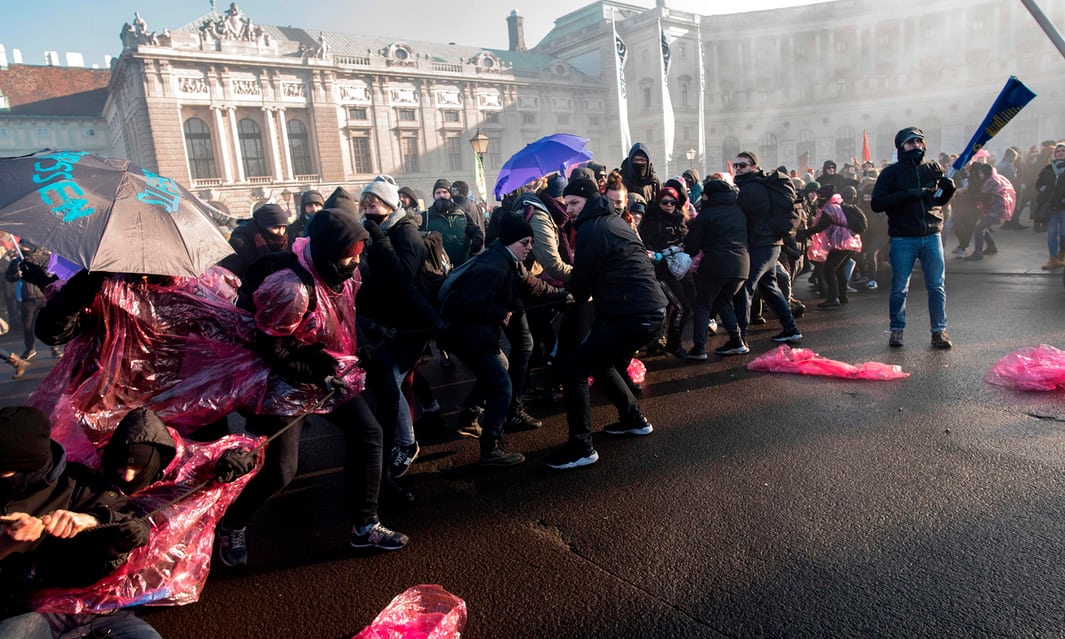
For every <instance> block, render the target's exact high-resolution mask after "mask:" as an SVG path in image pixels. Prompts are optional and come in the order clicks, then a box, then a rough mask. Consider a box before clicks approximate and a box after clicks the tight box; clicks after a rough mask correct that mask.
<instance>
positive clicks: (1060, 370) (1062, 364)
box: [984, 344, 1065, 391]
mask: <svg viewBox="0 0 1065 639" xmlns="http://www.w3.org/2000/svg"><path fill="white" fill-rule="evenodd" d="M984 379H985V380H987V382H988V383H989V384H994V385H996V386H1006V387H1008V388H1016V389H1018V390H1030V391H1051V390H1056V389H1059V388H1065V351H1061V350H1059V349H1057V348H1054V347H1053V346H1050V345H1048V344H1040V345H1038V346H1026V347H1025V348H1022V349H1020V350H1017V351H1013V352H1012V353H1010V354H1009V355H1006V356H1005V357H1003V358H1002V359H1000V360H998V361H997V362H995V365H994V366H992V367H991V370H989V371H987V375H985V376H984Z"/></svg>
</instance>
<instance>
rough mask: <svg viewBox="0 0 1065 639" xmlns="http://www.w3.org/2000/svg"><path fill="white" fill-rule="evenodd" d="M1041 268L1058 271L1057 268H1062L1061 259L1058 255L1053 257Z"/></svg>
mask: <svg viewBox="0 0 1065 639" xmlns="http://www.w3.org/2000/svg"><path fill="white" fill-rule="evenodd" d="M1041 268H1042V269H1043V270H1044V271H1056V270H1057V269H1059V268H1061V261H1060V260H1059V259H1058V258H1056V257H1052V258H1050V259H1049V260H1047V263H1046V264H1044V265H1043V266H1042V267H1041Z"/></svg>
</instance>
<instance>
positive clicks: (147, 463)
mask: <svg viewBox="0 0 1065 639" xmlns="http://www.w3.org/2000/svg"><path fill="white" fill-rule="evenodd" d="M114 455H115V457H114V458H113V459H112V460H111V461H112V463H113V464H114V468H112V469H111V470H112V471H115V472H116V473H117V471H118V469H120V468H127V467H133V468H137V469H139V470H138V471H137V474H136V475H135V476H134V477H133V479H132V480H131V481H128V482H127V481H124V480H122V479H121V478H120V477H114V478H113V479H114V481H115V483H116V484H118V487H119V488H121V489H122V492H124V493H126V494H127V495H132V494H134V493H137V492H140V491H141V490H142V489H144V488H145V487H146V486H148V485H150V484H153V483H155V481H156V480H157V479H158V478H159V476H160V475H161V474H162V472H163V470H164V468H163V458H162V456H161V455H160V454H159V449H158V448H156V447H155V446H153V445H151V444H141V443H135V444H130V445H129V446H127V447H126V448H125V450H118V451H115V453H114Z"/></svg>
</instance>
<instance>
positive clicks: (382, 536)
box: [351, 517, 410, 550]
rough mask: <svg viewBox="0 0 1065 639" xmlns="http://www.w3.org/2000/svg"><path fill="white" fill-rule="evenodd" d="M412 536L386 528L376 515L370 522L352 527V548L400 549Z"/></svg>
mask: <svg viewBox="0 0 1065 639" xmlns="http://www.w3.org/2000/svg"><path fill="white" fill-rule="evenodd" d="M409 541H410V538H409V537H407V536H406V535H404V534H403V533H400V532H396V531H394V530H391V529H389V528H386V527H385V526H383V525H382V524H381V522H380V521H379V520H378V519H377V518H376V517H374V520H373V521H372V522H370V523H369V524H367V525H365V526H362V527H359V526H354V527H352V529H351V547H352V548H376V549H378V550H399V549H400V548H403V547H404V546H406V545H407V542H409Z"/></svg>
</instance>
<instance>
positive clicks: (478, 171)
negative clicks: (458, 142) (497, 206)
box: [470, 129, 491, 200]
mask: <svg viewBox="0 0 1065 639" xmlns="http://www.w3.org/2000/svg"><path fill="white" fill-rule="evenodd" d="M490 141H491V139H490V138H489V137H488V136H487V135H485V134H484V133H481V130H480V129H477V133H474V134H473V137H472V138H470V147H471V148H472V149H473V152H474V154H475V155H476V156H477V166H475V167H474V171H473V174H474V178H475V179H474V181H475V182H476V183H477V190H478V191H480V192H481V193H480V194H481V197H482V198H484V199H485V200H487V199H488V192H487V190H486V189H487V187H486V186H485V179H484V154H485V153H486V152H487V151H488V143H489V142H490Z"/></svg>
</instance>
